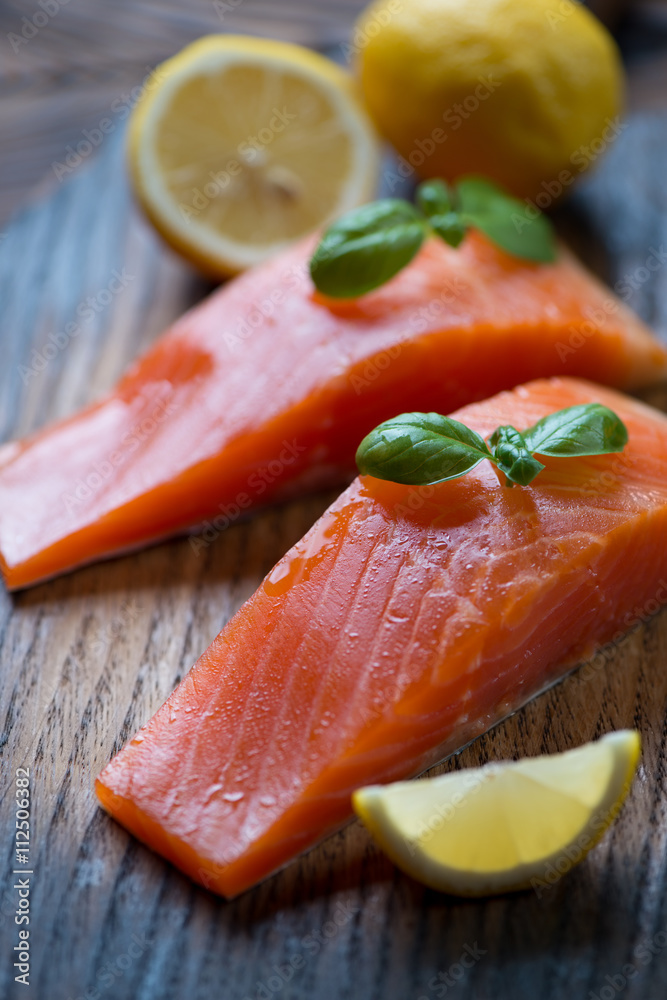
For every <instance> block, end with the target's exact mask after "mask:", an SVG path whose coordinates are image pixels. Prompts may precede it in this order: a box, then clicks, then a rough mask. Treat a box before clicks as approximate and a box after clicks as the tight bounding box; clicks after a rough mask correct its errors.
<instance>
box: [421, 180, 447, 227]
mask: <svg viewBox="0 0 667 1000" xmlns="http://www.w3.org/2000/svg"><path fill="white" fill-rule="evenodd" d="M416 201H417V205H418V206H419V208H421V210H422V212H423V213H424V215H425V216H426V217H427V218H428V219H430V218H431V216H432V215H447V213H448V212H453V211H454V203H453V201H452V196H451V193H450V190H449V188H448V186H447V184H446V183H445V181H443V180H440V179H439V178H437V179H434V180H431V181H424V183H423V184H420V185H419V187H418V188H417V196H416Z"/></svg>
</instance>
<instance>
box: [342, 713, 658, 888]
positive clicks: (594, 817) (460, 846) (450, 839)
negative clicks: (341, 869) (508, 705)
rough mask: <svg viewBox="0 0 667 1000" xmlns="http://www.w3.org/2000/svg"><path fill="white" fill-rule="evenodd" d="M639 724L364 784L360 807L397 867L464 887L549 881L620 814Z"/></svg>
mask: <svg viewBox="0 0 667 1000" xmlns="http://www.w3.org/2000/svg"><path fill="white" fill-rule="evenodd" d="M640 749H641V744H640V738H639V734H638V733H636V732H632V731H629V730H622V731H620V732H617V733H610V734H608V735H607V736H604V737H602V739H600V740H598V741H597V742H596V743H587V744H585V745H584V746H582V747H578V748H577V749H576V750H569V751H567V752H566V753H560V754H553V755H551V756H543V757H530V758H526V759H525V760H520V761H516V762H514V761H502V762H500V763H493V764H487V765H486V766H485V767H479V768H470V769H468V770H463V771H453V772H451V773H450V774H443V775H441V776H439V777H437V778H431V779H424V780H420V781H401V782H396V783H395V784H392V785H371V786H369V787H367V788H360V789H359V790H358V791H356V792H355V793H354V795H353V797H352V801H353V805H354V809H355V812H356V813H357V815H358V816H359V817H360V818H361V820H362V821H363V822H364V824H365V825H366V826H367V827H368V829H369V830H370V832H371V833H372V835H373V837H374V838H375V840H376V841H377V842H378V844H379V845H380V847H382V849H383V850H384V851H385V852H386V853H387V854H388V855H389V857H390V858H391V859H392V860H393V861H394V862H395V863H396V864H397V865H398V867H399V868H401V869H403V871H405V872H407V873H408V874H409V875H412V876H413V877H414V878H416V879H418V880H419V881H420V882H424V883H425V884H426V885H429V886H431V887H432V888H434V889H439V890H441V891H443V892H449V893H452V894H454V895H457V896H485V895H491V894H494V893H499V892H507V891H510V890H514V889H524V888H527V887H529V886H533V887H534V888H536V889H538V888H539V886H545V887H548V885H549V884H551V883H553V882H554V881H556V880H557V879H558V878H559V877H560V876H561V875H563V874H565V872H567V871H569V869H570V868H572V867H573V866H574V865H575V864H578V863H579V862H580V861H581V860H582V859H583V858H584V857H585V856H586V854H588V852H589V851H590V850H591V848H592V847H594V846H595V844H596V843H597V842H598V840H599V839H600V838H601V837H602V835H603V833H604V832H605V830H606V829H607V827H608V826H609V824H610V823H611V822H612V821H613V820H614V818H615V817H616V815H617V814H618V812H619V810H620V808H621V806H622V804H623V801H624V799H625V797H626V795H627V792H628V789H629V787H630V783H631V781H632V777H633V775H634V773H635V770H636V767H637V762H638V760H639V754H640Z"/></svg>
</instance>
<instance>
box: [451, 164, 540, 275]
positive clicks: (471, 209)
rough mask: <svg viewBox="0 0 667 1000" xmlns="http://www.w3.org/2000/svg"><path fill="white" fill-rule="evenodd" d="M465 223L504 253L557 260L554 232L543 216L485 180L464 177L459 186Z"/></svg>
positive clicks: (458, 191) (459, 197)
mask: <svg viewBox="0 0 667 1000" xmlns="http://www.w3.org/2000/svg"><path fill="white" fill-rule="evenodd" d="M456 192H457V195H458V199H459V202H460V209H461V218H462V221H463V222H464V223H466V224H467V225H470V226H474V227H475V228H476V229H480V230H481V231H482V232H483V233H484V234H485V235H486V236H488V238H489V239H490V240H491V241H492V242H493V243H495V244H496V245H497V246H499V247H500V248H501V249H502V250H506V251H507V252H508V253H511V254H514V255H515V256H516V257H522V258H523V259H525V260H534V261H539V262H542V263H548V262H551V261H554V260H555V259H556V241H555V236H554V230H553V227H552V225H551V223H550V222H549V220H548V219H547V218H546V216H544V215H542V213H541V212H540V213H538V214H537V215H536V214H535V212H536V209H533V208H530V215H529V214H528V211H529V206H527V205H526V204H525V203H524V202H522V201H519V199H518V198H513V197H512V196H511V195H509V194H506V193H505V192H504V191H503V190H502V189H501V188H499V187H497V185H495V184H493V183H492V182H491V181H488V180H486V179H485V178H483V177H464V178H462V179H461V180H460V181H459V182H458V184H457V185H456Z"/></svg>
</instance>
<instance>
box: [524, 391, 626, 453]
mask: <svg viewBox="0 0 667 1000" xmlns="http://www.w3.org/2000/svg"><path fill="white" fill-rule="evenodd" d="M523 437H524V440H525V442H526V445H527V446H528V448H529V449H530V450H531V451H533V452H537V453H538V454H540V455H560V456H567V455H605V454H609V453H610V452H616V451H623V448H624V447H625V445H626V444H627V442H628V432H627V429H626V427H625V424H624V423H623V421H622V420H621V419H620V417H617V416H616V414H615V413H614V412H613V410H610V409H609V408H608V407H606V406H602V404H601V403H583V404H581V405H579V406H568V407H567V409H565V410H559V411H558V412H557V413H552V414H550V416H548V417H544V418H543V419H542V420H539V421H538V422H537V423H536V424H535V426H534V427H529V428H528V430H526V431H523Z"/></svg>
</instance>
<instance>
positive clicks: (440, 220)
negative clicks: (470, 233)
mask: <svg viewBox="0 0 667 1000" xmlns="http://www.w3.org/2000/svg"><path fill="white" fill-rule="evenodd" d="M428 221H429V225H430V226H431V229H433V230H434V232H436V233H437V234H438V236H440V238H441V239H443V240H444V241H445V243H449V245H450V247H457V246H459V244H460V243H462V242H463V237H464V236H465V234H466V227H465V226H464V225H463V222H462V221H461V216H460V215H459V214H458V212H447V214H446V215H432V216H431V218H430V219H429V220H428Z"/></svg>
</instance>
